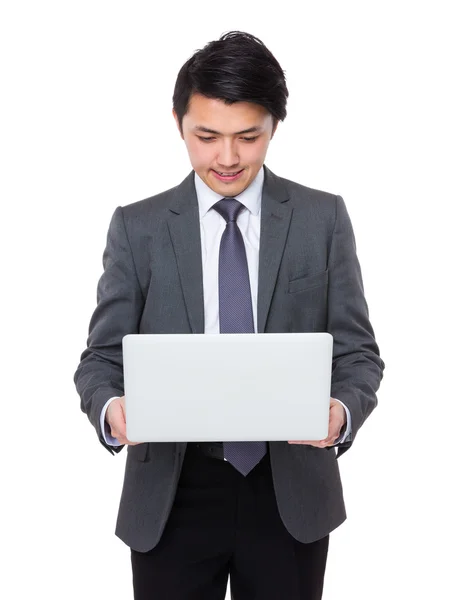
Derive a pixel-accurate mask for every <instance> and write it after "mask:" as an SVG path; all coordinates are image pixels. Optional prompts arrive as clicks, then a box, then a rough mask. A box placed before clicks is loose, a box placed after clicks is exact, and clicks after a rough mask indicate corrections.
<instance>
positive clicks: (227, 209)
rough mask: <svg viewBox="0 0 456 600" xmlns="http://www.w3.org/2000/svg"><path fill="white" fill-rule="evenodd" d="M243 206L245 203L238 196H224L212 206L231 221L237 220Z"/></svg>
mask: <svg viewBox="0 0 456 600" xmlns="http://www.w3.org/2000/svg"><path fill="white" fill-rule="evenodd" d="M243 207H244V205H243V204H242V203H241V202H239V200H236V198H222V200H219V201H218V202H216V203H215V204H214V206H213V207H212V208H213V209H214V210H216V211H217V212H218V213H219V215H222V217H223V218H224V219H225V221H226V222H227V223H229V222H230V221H236V219H237V218H238V216H239V213H240V212H241V209H242V208H243Z"/></svg>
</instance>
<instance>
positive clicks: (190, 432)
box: [122, 332, 333, 442]
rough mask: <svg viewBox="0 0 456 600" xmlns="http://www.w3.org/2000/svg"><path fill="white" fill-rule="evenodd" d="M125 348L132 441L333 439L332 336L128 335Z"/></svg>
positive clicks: (273, 334) (231, 334)
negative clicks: (331, 435)
mask: <svg viewBox="0 0 456 600" xmlns="http://www.w3.org/2000/svg"><path fill="white" fill-rule="evenodd" d="M122 350H123V368H124V393H125V410H126V430H127V438H128V439H129V440H130V441H132V442H171V441H172V442H204V441H207V442H209V441H212V442H213V441H221V442H223V441H277V440H286V441H288V440H321V439H324V438H325V437H326V436H327V435H328V424H329V403H330V393H331V373H332V352H333V336H332V335H331V334H329V333H326V332H317V333H260V334H255V333H248V334H245V333H240V334H237V333H236V334H235V333H225V334H128V335H126V336H124V337H123V339H122Z"/></svg>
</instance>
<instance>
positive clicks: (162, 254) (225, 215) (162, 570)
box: [74, 32, 385, 600]
mask: <svg viewBox="0 0 456 600" xmlns="http://www.w3.org/2000/svg"><path fill="white" fill-rule="evenodd" d="M287 97H288V90H287V87H286V83H285V76H284V72H283V70H282V68H281V67H280V65H279V63H278V62H277V60H276V59H275V58H274V56H273V55H272V54H271V52H270V51H269V50H268V49H267V48H266V46H265V45H264V44H263V43H262V42H261V40H259V39H258V38H256V37H254V36H252V35H250V34H247V33H244V32H229V33H227V34H225V35H223V36H222V37H221V38H220V39H219V40H216V41H213V42H210V43H208V44H207V45H206V46H205V47H204V48H203V49H201V50H198V51H197V52H195V54H194V55H193V56H192V57H191V58H190V59H189V60H188V61H187V62H186V63H185V64H184V65H183V66H182V68H181V69H180V71H179V74H178V77H177V81H176V84H175V89H174V95H173V109H172V114H173V117H174V119H175V121H176V125H177V129H178V132H179V134H180V137H181V138H182V140H183V141H184V143H185V145H186V147H187V151H188V155H189V158H190V163H191V166H192V171H191V172H190V173H189V174H188V176H186V177H185V179H184V180H183V181H182V182H181V183H180V184H179V185H176V186H175V187H173V188H171V189H168V190H166V191H164V192H162V193H159V194H157V195H155V196H153V197H151V198H148V199H146V200H142V201H139V202H134V203H131V204H127V205H125V206H123V207H122V206H119V207H117V208H116V209H115V211H114V214H113V216H112V219H111V222H110V225H109V230H108V235H107V243H106V249H105V251H104V254H103V266H104V272H103V274H102V276H101V278H100V281H99V283H98V289H97V306H96V308H95V311H94V313H93V316H92V319H91V321H90V325H89V337H88V340H87V348H86V349H85V350H84V352H83V353H82V355H81V361H80V364H79V366H78V368H77V370H76V373H75V376H74V381H75V384H76V389H77V391H78V393H79V395H80V397H81V409H82V410H83V411H84V412H85V413H86V414H87V416H88V418H89V419H90V422H91V423H92V425H93V426H94V427H95V429H96V432H97V435H98V439H99V440H100V442H101V444H102V445H103V446H105V447H106V448H107V449H108V450H109V451H110V452H111V453H115V452H119V451H120V450H121V449H122V448H123V446H124V445H126V446H127V451H128V454H127V461H126V467H125V478H124V483H123V489H122V495H121V500H120V506H119V512H118V518H117V525H116V535H117V536H118V537H119V538H120V539H122V540H123V541H124V542H125V543H126V544H127V545H128V546H129V547H130V548H131V564H132V577H133V587H134V593H135V599H136V600H146V599H149V598H157V599H160V598H163V599H166V600H193V599H195V600H196V599H198V600H203V599H208V600H223V599H224V598H225V594H226V587H227V581H228V576H229V577H230V587H231V593H232V598H233V599H234V600H251V599H253V598H261V599H262V600H277V599H282V598H286V599H287V600H304V599H305V600H317V599H320V598H321V597H322V593H323V583H324V574H325V568H326V560H327V552H328V547H329V534H330V532H331V531H333V530H334V529H335V528H336V527H338V526H339V525H340V524H341V523H342V522H343V521H344V520H345V519H346V513H345V505H344V499H343V493H342V486H341V480H340V475H339V468H338V462H337V459H338V458H340V456H342V454H343V453H344V452H346V451H347V450H348V449H349V448H350V447H351V446H352V444H353V442H354V440H355V438H356V435H357V432H358V431H359V429H360V427H361V426H362V424H363V423H364V421H365V420H366V419H367V417H368V416H369V415H370V413H371V412H372V410H373V409H374V408H375V406H376V404H377V397H376V392H377V390H378V389H379V386H380V382H381V380H382V377H383V371H384V368H385V363H384V362H383V360H382V359H381V358H380V353H379V348H378V345H377V343H376V341H375V337H374V331H373V328H372V326H371V323H370V321H369V314H368V306H367V303H366V300H365V296H364V289H363V282H362V275H361V269H360V264H359V261H358V258H357V255H356V243H355V238H354V233H353V229H352V225H351V221H350V217H349V215H348V212H347V208H346V206H345V203H344V201H343V199H342V197H341V196H337V195H334V194H331V193H326V192H323V191H318V190H315V189H311V188H308V187H306V186H304V185H302V184H301V183H297V182H294V181H291V180H288V179H285V178H282V177H280V176H278V175H276V174H275V173H273V172H272V171H271V170H270V169H269V168H268V167H267V166H266V165H265V158H266V153H267V150H268V146H269V143H270V142H271V140H272V139H273V136H274V133H275V131H276V129H277V125H278V122H279V121H283V120H284V119H285V117H286V102H287ZM317 331H327V332H329V333H331V334H332V336H333V342H334V344H333V365H332V382H331V398H330V419H329V434H328V437H327V438H326V439H324V440H319V441H309V440H284V441H273V442H268V441H264V442H251V441H248V440H246V441H245V442H217V441H214V442H210V443H209V442H204V443H202V442H201V443H190V442H189V443H185V442H179V443H172V442H169V443H140V444H137V443H132V442H130V441H129V440H128V439H127V438H126V429H125V397H124V389H123V368H122V364H123V363H122V338H123V336H124V335H126V334H129V333H188V334H192V333H234V332H242V333H266V334H267V333H277V332H317ZM225 367H226V372H227V377H236V371H235V366H234V365H225ZM151 369H153V365H151ZM178 376H179V373H178V372H176V377H178ZM201 384H202V385H204V369H202V379H201ZM163 401H164V402H166V401H167V399H166V398H163ZM214 402H217V398H214Z"/></svg>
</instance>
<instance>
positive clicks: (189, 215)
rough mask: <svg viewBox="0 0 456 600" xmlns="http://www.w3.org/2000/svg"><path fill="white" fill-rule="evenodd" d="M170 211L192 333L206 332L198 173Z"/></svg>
mask: <svg viewBox="0 0 456 600" xmlns="http://www.w3.org/2000/svg"><path fill="white" fill-rule="evenodd" d="M169 210H170V211H171V212H170V217H169V219H168V228H169V234H170V236H171V242H172V245H173V248H174V253H175V255H176V262H177V268H178V271H179V277H180V281H181V285H182V293H183V295H184V301H185V305H186V307H187V314H188V319H189V321H190V327H191V329H192V333H204V297H203V267H202V257H201V234H200V221H199V210H198V198H197V196H196V189H195V180H194V171H192V172H191V173H190V174H189V175H188V176H187V177H186V178H185V179H184V180H183V181H182V183H181V184H180V185H178V186H177V188H176V190H175V193H174V198H173V200H172V201H171V203H170V207H169Z"/></svg>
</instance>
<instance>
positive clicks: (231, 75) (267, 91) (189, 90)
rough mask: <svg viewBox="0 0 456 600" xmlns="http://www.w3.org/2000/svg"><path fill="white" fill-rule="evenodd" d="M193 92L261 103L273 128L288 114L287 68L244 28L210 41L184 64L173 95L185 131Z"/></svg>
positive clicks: (209, 96) (225, 99) (224, 98)
mask: <svg viewBox="0 0 456 600" xmlns="http://www.w3.org/2000/svg"><path fill="white" fill-rule="evenodd" d="M193 93H199V94H202V95H204V96H206V97H207V98H215V99H219V100H223V101H224V102H225V103H226V104H229V105H230V104H233V103H234V102H254V103H255V104H259V105H261V106H263V107H264V108H265V109H266V110H267V111H269V113H270V114H271V115H272V117H273V127H275V126H276V124H277V122H278V121H279V120H280V121H283V120H284V119H285V117H286V115H287V110H286V104H287V98H288V89H287V86H286V83H285V73H284V71H283V70H282V68H281V66H280V64H279V63H278V61H277V60H276V58H275V57H274V56H273V55H272V53H271V52H270V51H269V50H268V49H267V48H266V46H265V45H264V44H263V42H262V41H261V40H259V39H258V38H257V37H255V36H253V35H251V34H249V33H245V32H242V31H230V32H228V33H225V34H224V35H222V36H221V37H220V39H219V40H214V41H212V42H209V43H207V44H206V45H205V46H204V48H203V49H202V50H197V51H196V52H195V54H193V56H192V57H191V58H189V59H188V60H187V62H186V63H185V64H184V65H183V66H182V67H181V69H180V71H179V74H178V76H177V80H176V85H175V87H174V94H173V108H174V110H175V111H176V114H177V117H178V121H179V128H180V131H181V133H182V120H183V118H184V115H185V114H186V113H187V111H188V108H189V104H190V98H191V96H192V94H193Z"/></svg>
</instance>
